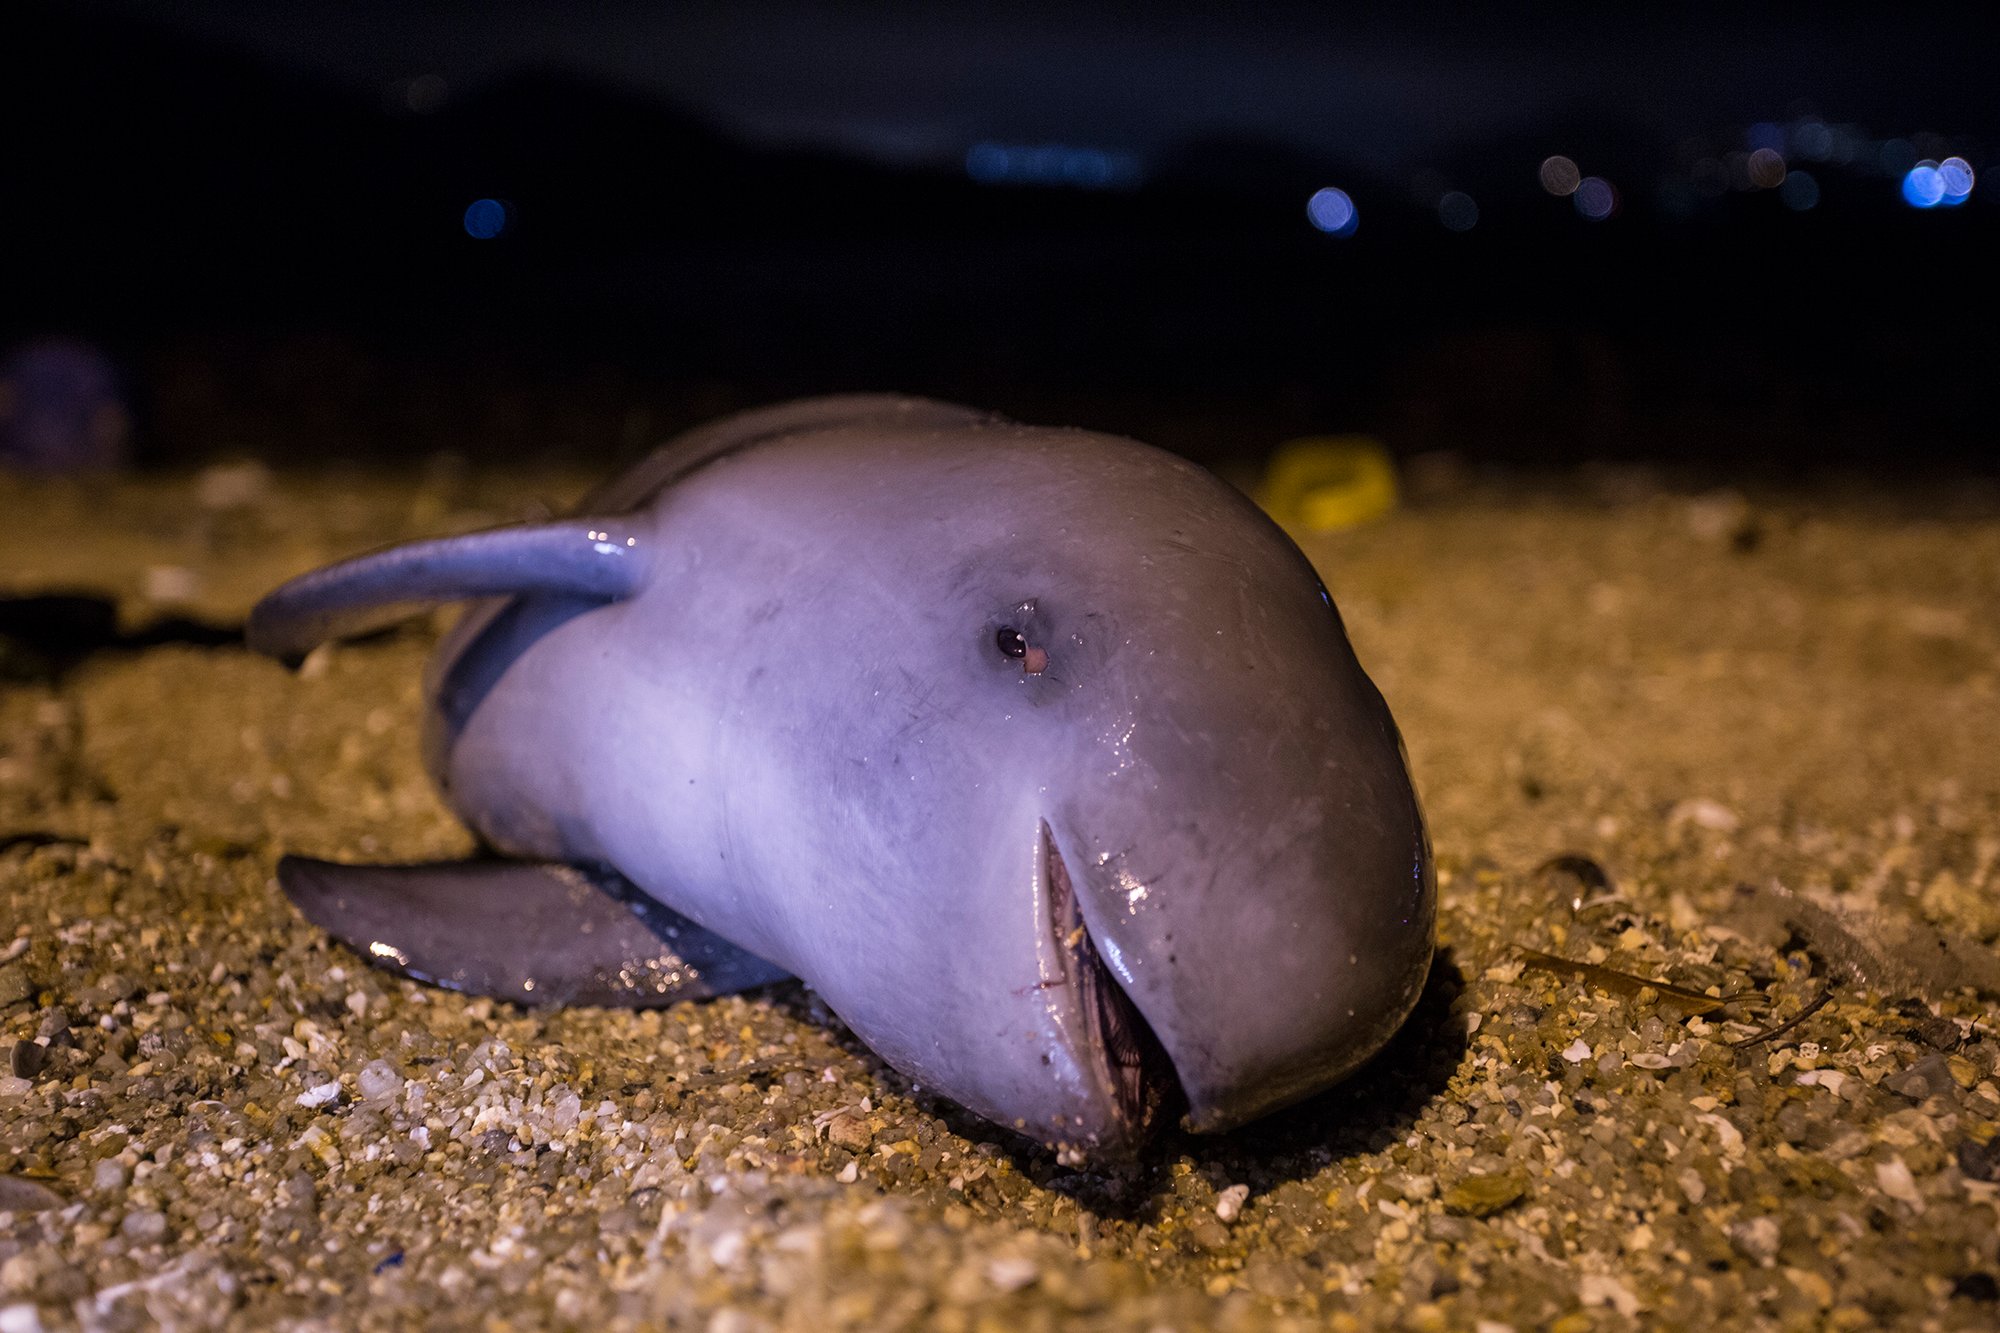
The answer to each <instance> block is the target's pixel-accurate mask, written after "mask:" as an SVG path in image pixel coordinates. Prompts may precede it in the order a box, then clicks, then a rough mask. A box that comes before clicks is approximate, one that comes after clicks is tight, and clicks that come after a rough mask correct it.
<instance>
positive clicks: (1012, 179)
mask: <svg viewBox="0 0 2000 1333" xmlns="http://www.w3.org/2000/svg"><path fill="white" fill-rule="evenodd" d="M965 174H966V175H968V176H970V177H971V178H972V179H974V180H976V181H978V182H979V183H980V184H981V185H1068V186H1074V187H1075V188H1077V189H1083V190H1113V189H1122V188H1128V187H1130V186H1134V185H1137V184H1139V181H1140V177H1141V176H1142V175H1143V174H1144V173H1143V172H1142V170H1141V169H1140V165H1139V159H1138V158H1136V157H1134V156H1132V155H1131V154H1129V153H1114V152H1110V151H1108V150H1106V149H1102V148H1079V147H1075V146H1073V145H1070V144H1054V143H1045V144H1004V143H995V142H993V141H991V140H982V141H981V142H979V143H976V144H974V145H972V147H970V148H968V149H966V150H965Z"/></svg>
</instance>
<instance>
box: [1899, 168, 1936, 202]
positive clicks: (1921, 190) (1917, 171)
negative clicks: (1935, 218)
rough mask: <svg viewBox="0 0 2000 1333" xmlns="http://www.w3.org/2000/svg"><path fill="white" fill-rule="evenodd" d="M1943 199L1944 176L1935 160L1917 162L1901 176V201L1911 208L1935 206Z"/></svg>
mask: <svg viewBox="0 0 2000 1333" xmlns="http://www.w3.org/2000/svg"><path fill="white" fill-rule="evenodd" d="M1943 200H1944V176H1943V174H1942V173H1941V172H1939V171H1938V166H1937V163H1935V162H1919V163H1917V165H1915V166H1914V167H1911V168H1910V170H1909V173H1908V174H1907V175H1905V176H1904V177H1903V202H1904V203H1906V204H1908V205H1909V206H1910V207H1912V208H1936V207H1937V206H1938V205H1939V204H1940V203H1941V202H1943Z"/></svg>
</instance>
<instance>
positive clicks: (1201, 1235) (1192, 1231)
mask: <svg viewBox="0 0 2000 1333" xmlns="http://www.w3.org/2000/svg"><path fill="white" fill-rule="evenodd" d="M1188 1234H1189V1235H1190V1236H1192V1237H1193V1238H1194V1243H1195V1244H1196V1245H1199V1246H1200V1247H1201V1248H1202V1249H1204V1250H1208V1251H1210V1252H1211V1253H1213V1252H1214V1251H1216V1250H1220V1249H1223V1248H1225V1247H1226V1246H1227V1245H1228V1244H1229V1232H1228V1230H1227V1229H1226V1228H1225V1227H1224V1226H1223V1225H1222V1224H1221V1223H1220V1222H1217V1221H1216V1220H1215V1219H1214V1218H1212V1217H1204V1218H1200V1219H1198V1220H1197V1221H1196V1222H1195V1224H1194V1225H1193V1226H1191V1227H1189V1228H1188Z"/></svg>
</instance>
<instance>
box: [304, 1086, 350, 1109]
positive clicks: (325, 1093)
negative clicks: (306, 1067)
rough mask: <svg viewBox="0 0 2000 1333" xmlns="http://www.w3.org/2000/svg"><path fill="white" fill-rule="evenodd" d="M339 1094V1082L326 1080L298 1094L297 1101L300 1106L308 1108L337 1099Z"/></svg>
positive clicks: (323, 1104)
mask: <svg viewBox="0 0 2000 1333" xmlns="http://www.w3.org/2000/svg"><path fill="white" fill-rule="evenodd" d="M339 1096H340V1084H338V1083H334V1082H327V1083H321V1084H318V1085H316V1086H314V1087H310V1088H307V1089H306V1090H305V1091H304V1092H302V1093H300V1094H299V1098H298V1101H299V1105H300V1106H303V1107H306V1108H308V1109H310V1108H312V1107H316V1106H325V1105H326V1104H327V1103H328V1102H331V1101H335V1100H337V1099H338V1098H339Z"/></svg>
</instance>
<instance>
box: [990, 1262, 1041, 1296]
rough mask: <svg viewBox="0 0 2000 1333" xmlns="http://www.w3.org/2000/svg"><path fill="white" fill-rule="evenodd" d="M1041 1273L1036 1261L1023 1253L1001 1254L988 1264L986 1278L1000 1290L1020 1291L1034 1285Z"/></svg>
mask: <svg viewBox="0 0 2000 1333" xmlns="http://www.w3.org/2000/svg"><path fill="white" fill-rule="evenodd" d="M1041 1275H1042V1272H1041V1269H1039V1268H1037V1267H1036V1266H1035V1261H1034V1260H1033V1259H1029V1258H1025V1257H1023V1256H1021V1255H1001V1256H1000V1257H998V1258H996V1259H992V1260H989V1261H988V1262H987V1264H986V1280H987V1281H988V1282H990V1283H992V1284H993V1286H994V1288H995V1290H998V1291H1003V1292H1008V1291H1019V1290H1021V1289H1022V1288H1023V1287H1027V1286H1031V1285H1033V1283H1034V1282H1035V1280H1036V1279H1037V1278H1039V1277H1041Z"/></svg>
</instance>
